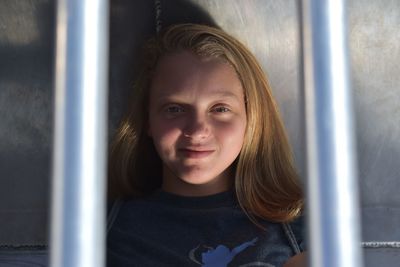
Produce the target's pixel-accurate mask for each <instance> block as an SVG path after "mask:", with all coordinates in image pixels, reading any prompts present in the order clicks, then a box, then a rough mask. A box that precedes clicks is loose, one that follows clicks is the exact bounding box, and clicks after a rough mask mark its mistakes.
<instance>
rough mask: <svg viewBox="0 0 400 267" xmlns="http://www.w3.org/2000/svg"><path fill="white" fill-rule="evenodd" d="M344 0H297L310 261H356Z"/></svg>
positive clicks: (328, 265) (326, 264) (320, 265)
mask: <svg viewBox="0 0 400 267" xmlns="http://www.w3.org/2000/svg"><path fill="white" fill-rule="evenodd" d="M345 13H346V12H345V1H344V0H303V2H302V15H303V16H302V19H303V21H302V26H303V49H304V51H303V53H304V54H303V56H304V75H305V76H304V82H305V115H306V139H307V150H308V151H307V161H308V166H307V169H308V184H307V195H308V201H307V203H308V209H309V215H308V223H309V244H310V252H311V253H310V254H311V257H310V263H311V266H314V267H359V266H362V257H361V245H360V230H359V225H360V224H359V209H358V201H359V198H358V187H357V171H356V151H355V143H354V128H353V111H352V99H351V92H350V86H349V77H348V59H347V56H348V51H347V37H346V34H347V32H346V14H345Z"/></svg>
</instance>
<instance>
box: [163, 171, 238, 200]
mask: <svg viewBox="0 0 400 267" xmlns="http://www.w3.org/2000/svg"><path fill="white" fill-rule="evenodd" d="M232 173H233V172H232V170H230V169H227V170H225V171H224V172H223V173H221V174H220V175H218V176H217V177H215V178H213V179H211V180H210V181H209V182H206V183H202V184H195V183H190V182H187V181H185V180H184V179H182V178H180V177H178V176H177V175H175V174H174V173H172V172H171V170H170V169H169V168H168V167H165V166H164V168H163V182H162V189H163V190H164V191H165V192H168V193H172V194H176V195H180V196H193V197H197V196H208V195H215V194H218V193H221V192H225V191H228V190H230V189H232V187H233V181H234V179H233V178H234V177H233V175H232Z"/></svg>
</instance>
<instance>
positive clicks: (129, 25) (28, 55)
mask: <svg viewBox="0 0 400 267" xmlns="http://www.w3.org/2000/svg"><path fill="white" fill-rule="evenodd" d="M166 2H167V1H161V4H162V13H161V21H162V25H163V27H165V26H167V25H170V24H174V23H183V22H188V23H189V22H190V23H203V24H209V25H215V23H214V22H213V19H212V18H211V17H210V16H209V15H208V14H207V13H206V12H204V11H203V10H202V9H201V8H199V7H197V6H195V5H193V4H191V3H190V2H189V1H184V0H174V1H172V0H168V6H167V5H166ZM110 3H111V5H110V70H109V75H110V79H109V88H110V89H109V90H110V92H109V123H110V124H109V133H110V135H109V137H110V138H111V136H112V135H111V134H112V132H113V130H114V129H115V127H116V125H117V123H118V122H119V121H120V119H121V117H122V114H123V112H124V110H125V109H126V108H127V105H128V101H127V100H126V99H128V98H129V95H130V90H131V87H132V84H133V82H134V80H135V78H136V77H137V73H138V70H139V68H140V66H138V63H137V58H138V57H139V55H140V48H141V46H142V44H143V41H144V40H145V39H147V38H149V37H150V36H152V35H154V34H155V28H156V27H155V9H154V8H155V6H154V1H149V0H138V1H130V0H112V1H111V2H110ZM55 10H56V9H55V3H54V1H50V0H45V1H30V2H25V1H6V2H1V3H0V58H1V60H0V72H1V76H0V88H1V90H0V117H1V127H0V177H2V179H1V183H0V225H1V228H0V253H2V252H4V250H7V253H9V252H10V251H16V253H15V254H13V253H11V254H10V253H9V254H8V255H9V256H8V257H7V261H8V262H12V259H10V255H14V256H15V257H17V258H18V255H20V254H18V253H19V252H21V253H22V251H24V255H25V256H27V255H28V258H29V257H32V258H35V257H38V258H40V259H43V257H44V256H43V255H42V254H40V253H38V254H37V253H31V254H29V253H28V254H27V253H26V252H27V251H30V250H32V249H35V250H42V251H43V250H44V249H45V248H46V245H47V240H48V231H49V229H48V226H49V222H48V218H49V216H48V214H49V212H48V203H49V197H50V189H49V188H50V178H51V177H50V175H51V153H52V152H51V149H52V135H53V114H54V112H53V105H54V103H53V101H54V100H53V95H54V93H53V88H54V87H53V83H54V81H53V67H54V51H55ZM26 218H29V220H27V219H26ZM29 255H31V256H29ZM38 255H39V256H38ZM14 256H11V257H14ZM3 259H4V258H0V265H2V261H3Z"/></svg>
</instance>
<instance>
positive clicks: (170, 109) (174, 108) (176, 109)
mask: <svg viewBox="0 0 400 267" xmlns="http://www.w3.org/2000/svg"><path fill="white" fill-rule="evenodd" d="M184 111H185V110H184V109H183V108H182V107H181V106H177V105H171V106H167V107H166V108H165V112H166V113H170V114H176V113H181V112H184Z"/></svg>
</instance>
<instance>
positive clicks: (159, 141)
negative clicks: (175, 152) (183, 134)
mask: <svg viewBox="0 0 400 267" xmlns="http://www.w3.org/2000/svg"><path fill="white" fill-rule="evenodd" d="M149 132H150V135H151V137H152V138H153V142H154V144H155V145H156V146H157V147H158V149H161V150H165V149H168V148H169V147H171V146H172V145H173V144H174V143H175V142H176V140H177V139H178V136H179V134H180V130H179V128H178V127H176V126H175V125H173V124H171V123H170V122H168V121H164V120H159V121H157V120H155V121H150V127H149Z"/></svg>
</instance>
